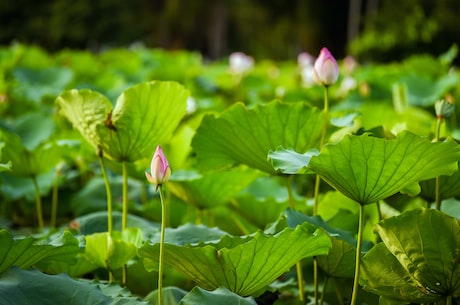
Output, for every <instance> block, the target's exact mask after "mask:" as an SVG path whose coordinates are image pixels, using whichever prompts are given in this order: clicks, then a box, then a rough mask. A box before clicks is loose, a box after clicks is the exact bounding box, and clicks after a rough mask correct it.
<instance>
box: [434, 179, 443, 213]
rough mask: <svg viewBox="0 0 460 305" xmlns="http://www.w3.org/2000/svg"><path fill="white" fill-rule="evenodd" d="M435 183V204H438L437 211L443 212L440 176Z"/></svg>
mask: <svg viewBox="0 0 460 305" xmlns="http://www.w3.org/2000/svg"><path fill="white" fill-rule="evenodd" d="M434 182H435V195H434V196H435V197H434V198H435V204H436V210H439V211H440V210H441V194H440V192H439V188H440V184H439V176H437V177H436V178H435V180H434Z"/></svg>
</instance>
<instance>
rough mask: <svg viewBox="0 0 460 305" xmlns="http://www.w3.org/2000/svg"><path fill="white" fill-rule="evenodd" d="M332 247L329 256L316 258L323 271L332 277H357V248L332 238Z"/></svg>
mask: <svg viewBox="0 0 460 305" xmlns="http://www.w3.org/2000/svg"><path fill="white" fill-rule="evenodd" d="M331 242H332V247H331V249H330V250H329V253H328V255H318V256H316V261H317V262H318V266H319V267H320V268H321V270H323V271H324V273H326V274H327V275H328V276H330V277H339V278H353V276H354V275H355V261H356V246H352V245H350V244H349V243H347V242H346V241H344V240H341V239H338V238H336V237H334V236H332V237H331Z"/></svg>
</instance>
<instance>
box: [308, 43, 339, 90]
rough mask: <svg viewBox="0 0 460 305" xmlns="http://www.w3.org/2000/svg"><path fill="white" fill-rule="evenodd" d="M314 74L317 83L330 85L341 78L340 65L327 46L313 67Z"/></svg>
mask: <svg viewBox="0 0 460 305" xmlns="http://www.w3.org/2000/svg"><path fill="white" fill-rule="evenodd" d="M313 68H314V69H313V76H314V78H315V80H316V82H317V83H319V84H321V85H323V86H330V85H333V84H335V83H336V82H337V79H338V78H339V66H338V65H337V61H336V60H335V58H334V56H332V54H331V53H330V52H329V50H328V49H327V48H322V49H321V52H320V53H319V56H318V58H317V59H316V61H315V65H314V67H313Z"/></svg>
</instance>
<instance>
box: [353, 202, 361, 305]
mask: <svg viewBox="0 0 460 305" xmlns="http://www.w3.org/2000/svg"><path fill="white" fill-rule="evenodd" d="M363 229H364V205H362V204H360V205H359V224H358V244H357V245H356V260H355V261H356V267H355V278H354V280H353V292H352V296H351V303H350V305H356V302H357V299H358V288H359V269H360V266H361V248H362V242H363Z"/></svg>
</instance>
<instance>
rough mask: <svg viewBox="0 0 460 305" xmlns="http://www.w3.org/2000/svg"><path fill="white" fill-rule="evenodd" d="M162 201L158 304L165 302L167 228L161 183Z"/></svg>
mask: <svg viewBox="0 0 460 305" xmlns="http://www.w3.org/2000/svg"><path fill="white" fill-rule="evenodd" d="M158 191H159V192H160V201H161V236H160V257H159V261H158V305H162V304H163V296H162V289H163V261H164V244H165V230H166V202H165V200H164V195H163V188H162V185H161V184H160V185H159V186H158Z"/></svg>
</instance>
